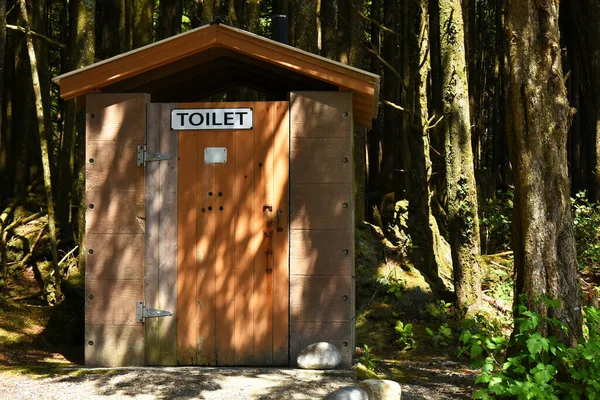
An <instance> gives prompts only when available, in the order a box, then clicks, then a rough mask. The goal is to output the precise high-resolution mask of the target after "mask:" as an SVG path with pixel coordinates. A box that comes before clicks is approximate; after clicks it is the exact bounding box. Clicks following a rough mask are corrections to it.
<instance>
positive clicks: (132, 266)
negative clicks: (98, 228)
mask: <svg viewBox="0 0 600 400" xmlns="http://www.w3.org/2000/svg"><path fill="white" fill-rule="evenodd" d="M87 249H88V254H87V257H86V259H87V263H86V268H85V276H86V279H91V280H98V279H104V280H142V279H144V268H143V262H144V260H143V259H140V254H144V252H145V240H144V235H143V234H110V233H109V234H105V233H100V234H97V233H93V234H92V233H91V234H88V235H87ZM90 250H91V251H92V254H89V251H90ZM140 300H141V299H140Z"/></svg>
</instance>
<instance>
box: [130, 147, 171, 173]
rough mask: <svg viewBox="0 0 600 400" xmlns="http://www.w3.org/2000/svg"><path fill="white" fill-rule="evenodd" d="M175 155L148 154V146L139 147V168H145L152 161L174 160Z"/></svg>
mask: <svg viewBox="0 0 600 400" xmlns="http://www.w3.org/2000/svg"><path fill="white" fill-rule="evenodd" d="M172 159H173V155H171V154H161V153H148V151H147V150H146V145H145V144H144V145H140V146H138V147H137V166H138V167H145V166H146V164H147V163H149V162H150V161H162V160H172Z"/></svg>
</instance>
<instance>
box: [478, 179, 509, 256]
mask: <svg viewBox="0 0 600 400" xmlns="http://www.w3.org/2000/svg"><path fill="white" fill-rule="evenodd" d="M514 190H515V188H514V187H513V186H509V187H508V189H506V190H499V191H498V192H497V193H496V197H495V198H493V199H487V200H485V201H484V202H483V204H482V205H481V207H480V216H479V227H480V232H481V245H482V247H483V250H484V251H485V253H486V254H491V253H496V252H500V251H505V250H509V249H510V248H511V229H512V228H511V226H512V225H511V224H512V209H513V197H514Z"/></svg>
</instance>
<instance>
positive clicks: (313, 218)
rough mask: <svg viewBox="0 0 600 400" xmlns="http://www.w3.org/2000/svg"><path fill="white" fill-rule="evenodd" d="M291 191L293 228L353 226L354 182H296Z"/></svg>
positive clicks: (342, 227) (291, 223)
mask: <svg viewBox="0 0 600 400" xmlns="http://www.w3.org/2000/svg"><path fill="white" fill-rule="evenodd" d="M290 192H291V193H293V195H292V198H291V201H290V219H291V221H290V228H291V229H351V228H352V225H353V224H354V220H353V218H352V217H353V215H354V214H353V210H352V207H351V206H352V199H353V195H352V183H335V184H334V183H311V184H296V183H295V182H293V181H292V184H291V188H290Z"/></svg>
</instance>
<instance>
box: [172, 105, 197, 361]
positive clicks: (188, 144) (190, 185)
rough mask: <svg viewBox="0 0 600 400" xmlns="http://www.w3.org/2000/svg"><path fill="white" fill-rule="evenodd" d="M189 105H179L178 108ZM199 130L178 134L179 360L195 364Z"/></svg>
mask: <svg viewBox="0 0 600 400" xmlns="http://www.w3.org/2000/svg"><path fill="white" fill-rule="evenodd" d="M186 106H188V107H189V105H186V104H180V105H179V107H186ZM196 144H197V132H195V131H189V132H184V133H182V134H181V135H179V141H178V154H179V160H178V186H177V243H178V247H177V315H178V320H177V361H178V363H179V364H183V365H189V364H196V363H197V361H198V350H197V347H196V327H197V324H198V321H197V319H196V260H197V255H196V174H197V171H196V164H197V145H196Z"/></svg>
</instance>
